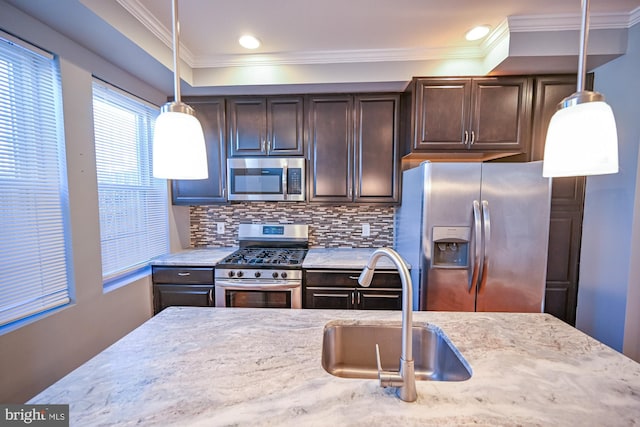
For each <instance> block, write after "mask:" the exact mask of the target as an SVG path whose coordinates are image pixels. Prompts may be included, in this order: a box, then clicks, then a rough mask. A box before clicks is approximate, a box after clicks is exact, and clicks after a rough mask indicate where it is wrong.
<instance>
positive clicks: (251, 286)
mask: <svg viewBox="0 0 640 427" xmlns="http://www.w3.org/2000/svg"><path fill="white" fill-rule="evenodd" d="M301 286H302V283H301V282H300V281H298V280H295V281H292V280H288V281H285V280H278V281H265V280H260V281H257V282H256V281H255V280H242V279H239V280H216V282H215V287H216V288H222V289H232V290H234V289H237V290H242V289H245V290H256V291H264V290H287V289H295V288H299V287H301Z"/></svg>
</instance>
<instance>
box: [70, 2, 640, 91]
mask: <svg viewBox="0 0 640 427" xmlns="http://www.w3.org/2000/svg"><path fill="white" fill-rule="evenodd" d="M80 1H81V2H82V4H84V5H85V6H86V7H88V8H89V9H91V10H92V11H93V12H94V13H96V14H97V15H98V16H100V17H101V18H102V19H104V20H105V21H106V22H107V23H108V24H109V25H111V26H113V27H114V28H115V29H117V30H118V31H119V32H121V33H122V34H123V35H125V36H126V37H127V38H128V39H130V40H131V41H132V42H134V43H135V44H137V45H138V46H140V47H141V48H142V49H143V50H145V51H146V52H147V53H149V54H150V55H151V56H152V57H154V58H156V59H157V60H158V61H159V62H160V63H161V64H162V65H164V66H165V67H167V68H169V69H171V68H172V58H171V31H170V28H168V27H167V26H165V25H164V24H163V23H162V22H161V21H160V20H159V19H158V18H157V17H156V16H154V15H153V14H152V13H151V12H150V11H149V10H148V9H147V8H146V7H145V6H144V5H143V3H142V2H141V1H140V0H116V1H115V2H104V1H101V0H80ZM576 9H577V6H576ZM131 17H133V18H134V19H131ZM134 21H135V22H134ZM638 22H640V7H637V8H636V9H634V10H633V11H631V12H630V13H625V12H619V13H601V14H597V13H593V14H592V15H591V30H592V31H591V33H590V40H589V57H588V60H589V62H588V69H592V68H594V67H597V66H599V65H602V64H604V63H606V62H608V61H610V60H612V59H614V58H616V57H618V56H620V55H623V54H624V53H625V51H626V47H627V31H628V29H629V28H630V27H631V26H633V25H635V24H636V23H638ZM181 25H182V30H181V31H182V32H183V33H185V31H187V27H188V24H187V23H181ZM579 28H580V14H579V13H575V14H556V15H529V16H509V17H507V18H505V19H504V20H503V21H502V22H500V24H499V25H497V26H496V27H495V28H494V29H493V31H492V32H491V33H490V34H489V36H487V37H486V38H485V39H484V40H482V41H481V42H477V43H475V44H470V45H466V46H464V45H457V46H453V47H432V48H423V47H422V48H421V47H418V48H382V49H345V50H320V51H304V52H300V51H297V52H277V53H257V54H255V53H252V54H246V53H245V54H242V53H238V54H235V53H234V54H225V55H211V54H196V53H194V49H193V48H191V46H189V45H188V42H184V41H183V43H182V44H181V59H182V64H183V65H182V72H181V76H182V79H183V80H184V81H185V82H186V83H188V84H189V85H190V86H191V88H193V89H194V90H193V91H189V88H187V92H186V93H187V94H198V89H205V88H210V87H248V86H256V87H259V86H265V85H267V86H269V85H273V86H278V85H287V86H291V87H295V86H296V85H303V86H307V87H308V86H313V85H314V84H316V85H318V84H319V85H326V84H330V85H331V84H333V85H340V84H344V83H347V84H356V85H357V84H362V85H366V84H367V83H370V82H378V83H380V84H382V87H384V84H385V83H386V87H385V89H386V90H402V89H403V88H404V85H406V83H407V82H408V81H409V80H410V79H411V78H412V77H413V76H418V75H421V76H427V75H429V76H444V75H486V74H496V75H497V74H518V73H522V74H529V73H552V72H558V73H571V72H575V69H576V58H577V55H578V51H577V48H576V46H577V41H578V38H579ZM184 39H185V38H184V37H183V40H184ZM196 49H197V48H196ZM202 93H205V92H202Z"/></svg>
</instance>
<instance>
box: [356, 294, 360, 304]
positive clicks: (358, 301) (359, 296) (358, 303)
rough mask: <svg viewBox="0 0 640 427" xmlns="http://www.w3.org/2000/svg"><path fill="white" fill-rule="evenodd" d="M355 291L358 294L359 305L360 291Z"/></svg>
mask: <svg viewBox="0 0 640 427" xmlns="http://www.w3.org/2000/svg"><path fill="white" fill-rule="evenodd" d="M356 293H357V294H358V305H360V295H361V294H360V292H358V291H356Z"/></svg>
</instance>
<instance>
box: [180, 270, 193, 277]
mask: <svg viewBox="0 0 640 427" xmlns="http://www.w3.org/2000/svg"><path fill="white" fill-rule="evenodd" d="M178 276H180V277H185V276H191V273H189V272H188V271H179V272H178Z"/></svg>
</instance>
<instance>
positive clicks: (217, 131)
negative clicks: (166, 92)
mask: <svg viewBox="0 0 640 427" xmlns="http://www.w3.org/2000/svg"><path fill="white" fill-rule="evenodd" d="M185 102H186V103H188V104H189V105H191V106H192V107H193V109H194V110H195V112H196V116H197V117H198V120H200V123H201V124H202V130H203V131H204V139H205V143H206V146H207V162H208V168H209V177H208V178H207V179H185V180H173V181H172V182H171V188H172V192H171V199H172V201H173V204H174V205H197V204H210V203H221V202H226V201H227V195H226V154H225V143H224V141H225V109H224V99H222V98H206V99H200V100H198V101H197V102H193V101H189V99H185Z"/></svg>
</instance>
